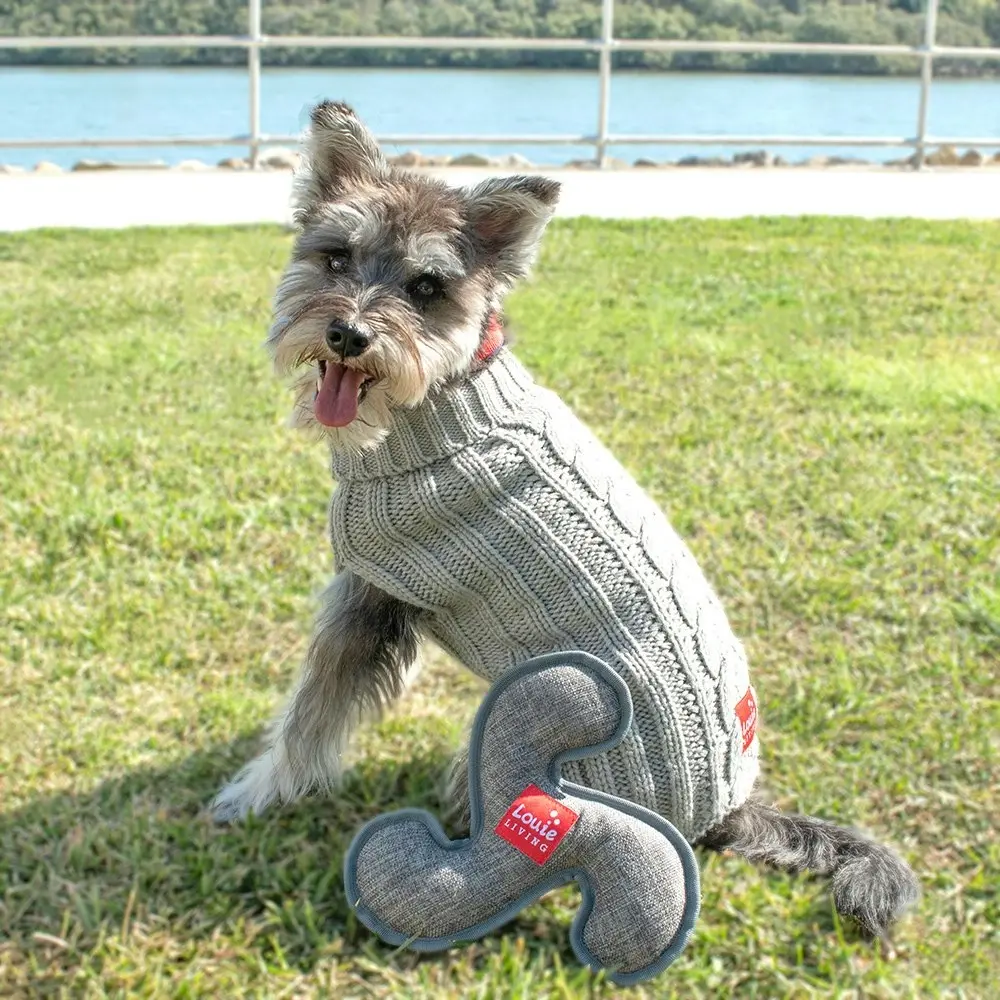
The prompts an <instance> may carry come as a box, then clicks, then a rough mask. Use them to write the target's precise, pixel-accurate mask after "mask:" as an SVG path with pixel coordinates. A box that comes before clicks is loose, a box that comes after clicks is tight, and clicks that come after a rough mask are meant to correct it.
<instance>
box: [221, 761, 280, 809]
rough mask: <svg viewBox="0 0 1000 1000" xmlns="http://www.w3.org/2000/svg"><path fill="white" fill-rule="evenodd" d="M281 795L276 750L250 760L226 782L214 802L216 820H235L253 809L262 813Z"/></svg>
mask: <svg viewBox="0 0 1000 1000" xmlns="http://www.w3.org/2000/svg"><path fill="white" fill-rule="evenodd" d="M277 798H280V793H279V788H278V782H277V775H276V773H275V768H274V754H273V751H271V750H268V751H267V752H266V753H264V754H261V756H260V757H258V758H257V759H256V760H253V761H251V762H250V763H249V764H247V766H246V767H244V768H243V770H242V771H240V773H239V774H237V775H236V777H235V778H233V780H232V781H231V782H229V784H228V785H226V786H225V787H224V788H223V789H222V791H221V792H219V794H218V795H216V797H215V800H214V801H213V802H212V818H213V819H214V820H215V822H216V823H236V822H239V820H241V819H246V817H247V816H248V815H249V814H250V813H256V814H257V815H260V813H262V812H263V811H264V810H265V809H267V807H268V806H269V805H271V803H272V802H274V800H275V799H277Z"/></svg>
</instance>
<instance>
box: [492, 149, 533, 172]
mask: <svg viewBox="0 0 1000 1000" xmlns="http://www.w3.org/2000/svg"><path fill="white" fill-rule="evenodd" d="M496 165H497V166H498V167H507V168H508V169H509V170H533V169H534V167H535V165H534V164H533V163H532V162H531V160H529V159H528V158H527V157H526V156H522V155H521V154H520V153H508V154H507V155H506V156H500V157H497V158H496Z"/></svg>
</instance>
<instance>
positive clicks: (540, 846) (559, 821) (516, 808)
mask: <svg viewBox="0 0 1000 1000" xmlns="http://www.w3.org/2000/svg"><path fill="white" fill-rule="evenodd" d="M578 819H579V816H578V815H577V814H576V813H575V812H573V810H572V809H570V808H568V807H567V806H564V805H563V804H562V803H561V802H556V800H555V799H553V798H552V797H551V796H548V795H546V794H545V792H543V791H542V790H541V789H540V788H539V787H538V786H537V785H528V787H527V788H526V789H525V790H524V791H523V792H521V794H520V795H519V796H518V797H517V798H516V799H514V801H513V802H512V803H511V806H510V808H509V809H508V810H507V812H505V813H504V815H503V818H502V819H501V820H500V822H499V823H497V827H496V830H495V831H494V833H496V834H497V836H499V837H502V838H503V839H504V840H506V841H507V843H508V844H513V845H514V847H516V848H517V849H518V850H519V851H520V852H521V853H522V854H527V856H528V857H529V858H531V860H532V861H534V862H535V864H539V865H544V864H545V862H546V861H548V860H549V858H550V857H551V856H552V852H553V851H555V849H556V848H557V847H558V846H559V843H560V841H561V840H562V839H563V837H565V836H566V834H567V833H569V831H570V830H571V829H572V827H573V824H574V823H575V822H576V821H577V820H578Z"/></svg>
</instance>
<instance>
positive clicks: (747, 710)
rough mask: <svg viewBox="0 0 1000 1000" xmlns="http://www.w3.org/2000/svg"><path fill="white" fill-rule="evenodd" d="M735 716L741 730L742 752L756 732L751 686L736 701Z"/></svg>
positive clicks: (754, 707)
mask: <svg viewBox="0 0 1000 1000" xmlns="http://www.w3.org/2000/svg"><path fill="white" fill-rule="evenodd" d="M736 718H737V719H739V720H740V728H741V729H742V730H743V752H744V753H746V752H747V750H749V749H750V744H751V743H753V738H754V736H755V735H756V733H757V699H756V698H755V697H754V694H753V688H752V687H751V688H747V693H746V694H745V695H743V697H742V698H740V700H739V701H738V702H737V703H736Z"/></svg>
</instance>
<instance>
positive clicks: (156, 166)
mask: <svg viewBox="0 0 1000 1000" xmlns="http://www.w3.org/2000/svg"><path fill="white" fill-rule="evenodd" d="M167 166H168V164H167V162H166V160H139V161H136V162H134V163H120V162H115V161H114V160H77V162H76V163H74V164H73V166H72V167H71V169H72V170H75V171H80V172H84V171H88V170H166V169H167Z"/></svg>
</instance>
